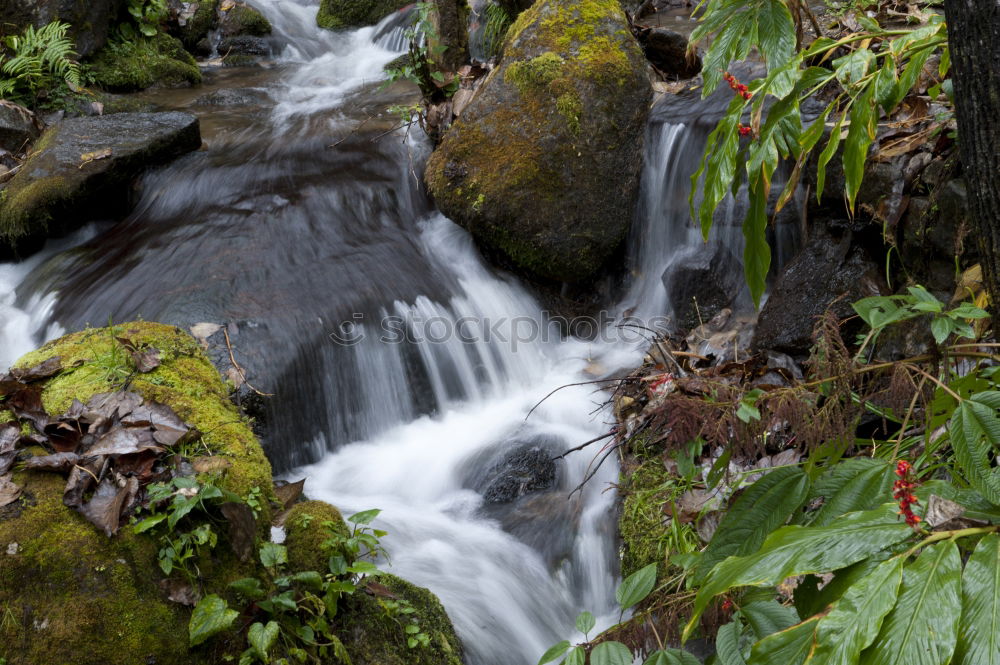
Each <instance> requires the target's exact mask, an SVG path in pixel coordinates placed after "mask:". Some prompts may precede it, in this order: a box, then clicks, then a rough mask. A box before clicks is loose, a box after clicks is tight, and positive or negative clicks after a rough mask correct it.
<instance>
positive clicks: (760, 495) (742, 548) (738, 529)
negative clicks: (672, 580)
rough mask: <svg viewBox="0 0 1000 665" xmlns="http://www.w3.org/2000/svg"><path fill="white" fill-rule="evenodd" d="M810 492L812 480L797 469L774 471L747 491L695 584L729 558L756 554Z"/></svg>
mask: <svg viewBox="0 0 1000 665" xmlns="http://www.w3.org/2000/svg"><path fill="white" fill-rule="evenodd" d="M808 492H809V477H808V476H806V474H805V473H803V472H802V469H800V468H798V467H785V468H781V469H775V470H774V471H771V472H770V473H768V474H765V475H764V477H762V478H761V479H760V480H758V481H757V482H755V483H754V484H753V485H751V486H750V487H748V488H746V489H745V490H744V491H743V493H742V494H740V496H739V498H738V499H736V501H734V502H733V504H732V505H731V506H730V507H729V510H728V511H726V514H725V515H724V516H723V518H722V521H721V522H720V523H719V528H718V529H716V531H715V535H713V536H712V540H711V541H710V542H709V543H708V546H707V547H706V548H705V550H704V551H703V552H702V555H701V558H700V559H699V560H698V566H697V568H696V569H695V577H694V579H695V581H696V582H698V581H701V580H703V579H704V578H705V576H706V575H708V573H709V572H710V571H711V570H712V568H714V567H715V565H716V564H717V563H719V562H720V561H722V560H723V559H725V558H726V557H729V556H745V555H747V554H753V553H754V552H756V551H757V550H758V549H759V548H760V546H761V544H762V543H763V542H764V539H765V538H766V537H767V535H768V534H769V533H771V532H772V531H774V530H775V529H777V528H778V527H779V526H781V525H782V524H784V523H785V521H786V520H787V519H788V518H789V516H791V514H792V513H793V512H795V510H796V509H797V508H798V507H799V506H801V505H802V502H803V501H805V498H806V495H807V494H808Z"/></svg>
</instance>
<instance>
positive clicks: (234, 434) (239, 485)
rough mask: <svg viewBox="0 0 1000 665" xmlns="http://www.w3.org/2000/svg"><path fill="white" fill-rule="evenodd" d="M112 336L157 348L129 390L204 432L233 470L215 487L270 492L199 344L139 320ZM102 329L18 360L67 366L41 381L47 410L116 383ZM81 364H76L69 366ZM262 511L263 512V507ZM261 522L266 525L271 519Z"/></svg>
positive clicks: (257, 453) (267, 474)
mask: <svg viewBox="0 0 1000 665" xmlns="http://www.w3.org/2000/svg"><path fill="white" fill-rule="evenodd" d="M115 329H116V334H119V335H123V336H125V337H127V338H129V339H131V340H132V341H133V342H134V343H136V344H138V345H140V346H142V345H149V346H153V347H156V348H157V349H159V350H160V357H161V364H160V366H159V367H157V368H156V369H155V370H153V371H152V372H150V373H148V374H140V375H137V376H135V377H134V378H133V380H132V383H131V389H132V390H135V391H136V392H138V393H139V394H141V395H142V396H143V397H145V398H147V399H151V400H156V401H158V402H163V403H164V404H168V405H170V406H171V407H172V408H173V409H174V411H176V412H177V415H179V416H180V417H181V418H183V419H184V420H185V421H186V422H187V423H189V424H191V425H192V426H194V427H196V428H197V429H198V430H199V431H200V432H202V439H201V440H202V441H203V442H204V444H205V445H206V446H207V447H208V449H209V450H210V451H211V452H212V453H213V454H215V455H219V456H222V457H225V458H226V459H228V460H229V461H230V462H231V463H232V466H231V467H230V468H229V469H228V470H227V471H225V475H224V476H223V478H222V480H221V482H220V484H221V485H222V486H223V487H225V488H226V489H229V490H231V491H233V492H236V493H237V494H239V495H241V496H246V494H247V493H248V492H249V491H250V489H251V488H253V487H259V488H261V489H262V490H263V491H264V494H265V496H266V497H268V498H270V497H271V496H272V495H273V490H272V480H271V465H270V463H269V462H268V461H267V458H266V457H265V456H264V451H263V449H262V448H261V447H260V444H259V443H258V442H257V439H256V437H255V436H254V434H253V432H252V431H251V430H250V427H249V425H248V424H247V422H246V421H245V420H244V419H243V417H241V415H240V413H239V411H238V410H237V409H236V407H235V406H234V405H233V404H232V402H230V401H229V393H228V391H227V389H226V387H225V385H224V384H223V382H222V379H221V377H220V376H219V373H218V371H217V370H216V369H215V367H214V366H212V363H211V362H209V360H208V358H207V357H205V354H204V352H202V350H201V348H200V347H199V346H198V343H197V342H196V341H195V340H194V339H193V338H192V337H191V336H190V335H188V334H187V333H185V332H184V331H182V330H181V329H180V328H177V327H174V326H167V325H163V324H159V323H147V322H144V321H137V322H132V323H123V324H119V325H117V326H115ZM114 344H117V343H116V342H114V341H113V339H112V336H111V335H110V334H109V331H108V329H107V328H97V329H93V328H92V329H88V330H84V331H82V332H78V333H74V334H72V335H67V336H65V337H62V338H60V339H57V340H55V341H53V342H49V343H48V344H46V345H45V346H43V347H42V348H40V349H38V350H37V351H33V352H31V353H29V354H27V355H26V356H24V357H23V358H21V359H20V360H18V361H17V363H15V366H16V367H31V366H34V365H36V364H38V363H41V362H44V361H45V360H47V359H49V358H51V357H53V356H59V357H60V358H61V359H62V363H63V366H65V367H69V369H67V370H65V371H63V372H62V373H60V374H58V375H56V376H54V377H52V378H51V379H49V380H48V381H47V382H46V383H45V390H44V392H43V393H42V402H43V404H44V405H45V408H46V410H47V411H48V412H49V413H62V412H63V411H65V410H66V409H68V408H69V406H70V405H71V404H72V403H73V400H74V399H79V400H80V401H82V402H86V401H87V399H88V398H89V397H90V396H91V395H94V394H96V393H101V392H107V391H109V390H115V389H117V388H119V387H120V384H119V383H118V381H117V380H116V378H115V377H114V376H113V375H109V372H108V368H107V366H106V365H107V364H108V363H107V358H108V357H109V356H113V355H114V349H113V347H112V345H114ZM78 362H81V363H82V364H80V365H79V366H78V367H72V365H74V364H76V363H78ZM265 512H268V510H267V509H266V508H265ZM262 520H263V521H264V522H267V521H268V520H269V516H268V515H263V516H262Z"/></svg>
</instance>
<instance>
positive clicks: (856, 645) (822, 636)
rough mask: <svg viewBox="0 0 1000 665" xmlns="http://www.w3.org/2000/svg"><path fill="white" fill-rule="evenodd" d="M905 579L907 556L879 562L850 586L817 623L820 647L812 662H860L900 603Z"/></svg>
mask: <svg viewBox="0 0 1000 665" xmlns="http://www.w3.org/2000/svg"><path fill="white" fill-rule="evenodd" d="M902 579H903V557H902V556H896V557H893V558H892V559H889V560H888V561H884V562H882V563H881V564H879V566H878V567H877V568H876V569H875V570H874V571H872V572H871V573H870V574H868V575H867V576H866V577H864V578H863V579H862V580H860V581H859V582H858V583H857V584H855V585H853V586H852V587H851V588H850V589H848V590H847V593H845V594H844V595H843V597H842V598H841V599H840V600H839V601H837V604H836V605H835V606H834V608H833V609H832V610H831V611H830V612H829V613H827V614H826V616H824V617H823V618H821V619H820V621H819V625H818V626H817V627H816V648H815V650H814V651H813V653H812V656H811V657H810V658H809V660H808V661H807V662H808V663H809V665H841V664H842V663H856V662H857V660H858V655H859V654H860V653H861V652H862V651H863V650H864V649H866V648H868V646H869V645H870V644H871V643H872V640H874V639H875V636H876V635H878V631H879V627H880V626H881V625H882V619H884V618H885V615H886V614H888V613H889V611H890V610H891V609H892V608H893V606H894V605H895V604H896V596H897V595H898V594H899V585H900V582H901V581H902Z"/></svg>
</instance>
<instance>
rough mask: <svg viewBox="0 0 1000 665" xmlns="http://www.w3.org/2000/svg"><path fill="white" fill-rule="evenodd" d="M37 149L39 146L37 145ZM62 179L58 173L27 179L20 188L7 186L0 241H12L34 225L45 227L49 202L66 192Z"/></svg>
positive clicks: (0, 213) (0, 217)
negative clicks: (56, 174)
mask: <svg viewBox="0 0 1000 665" xmlns="http://www.w3.org/2000/svg"><path fill="white" fill-rule="evenodd" d="M39 149H40V148H39ZM66 187H67V185H66V182H65V180H63V178H61V177H59V176H49V177H48V178H36V179H34V180H29V181H28V183H27V184H26V185H24V186H22V187H17V186H9V187H8V188H7V189H5V190H4V191H5V192H7V193H8V195H7V200H6V201H4V202H3V204H2V205H0V240H6V241H9V242H11V244H16V241H17V239H18V238H21V237H22V236H24V235H25V234H27V233H28V232H29V230H30V229H32V228H33V227H35V226H37V225H42V226H43V227H46V228H47V225H48V223H49V222H50V221H51V217H50V215H49V213H48V210H49V208H50V206H51V205H52V204H53V202H56V201H61V200H62V197H63V195H64V194H65V192H66Z"/></svg>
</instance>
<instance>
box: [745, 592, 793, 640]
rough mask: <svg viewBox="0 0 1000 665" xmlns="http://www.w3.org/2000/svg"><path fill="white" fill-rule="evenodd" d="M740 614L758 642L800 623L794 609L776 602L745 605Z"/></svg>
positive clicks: (767, 601)
mask: <svg viewBox="0 0 1000 665" xmlns="http://www.w3.org/2000/svg"><path fill="white" fill-rule="evenodd" d="M740 612H742V613H743V616H744V617H746V620H747V623H748V624H750V628H751V629H752V630H753V632H754V634H755V635H756V636H757V639H758V640H762V639H764V638H765V637H767V636H768V635H773V634H774V633H777V632H780V631H782V630H785V629H786V628H790V627H792V626H794V625H795V624H797V623H798V622H799V621H800V619H799V614H798V612H796V611H795V608H794V607H786V606H784V605H782V604H781V603H779V602H778V601H776V600H766V601H757V602H754V603H746V604H745V605H743V606H742V607H741V608H740Z"/></svg>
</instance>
